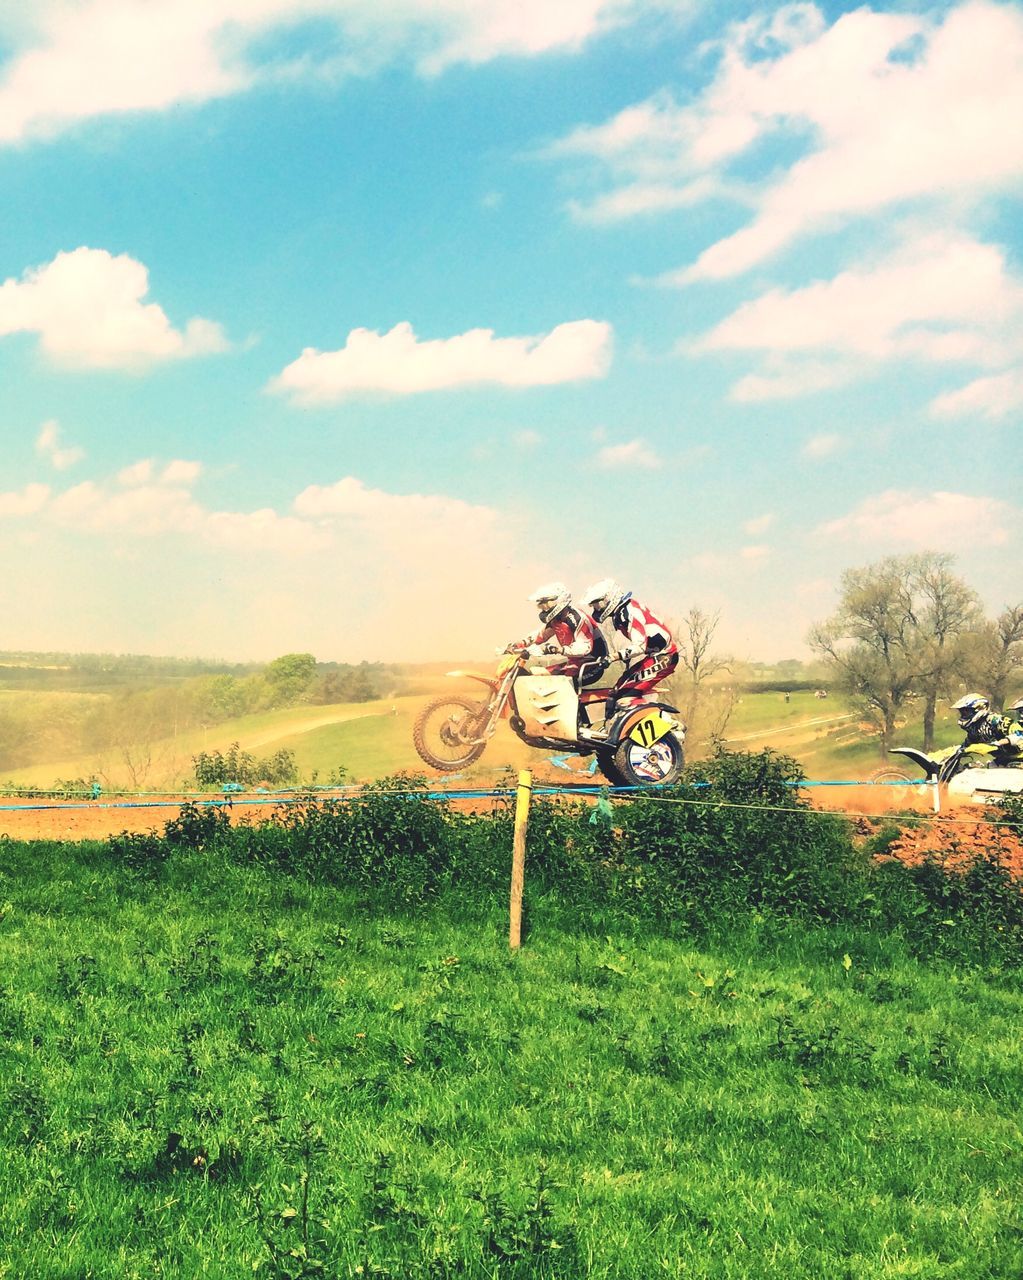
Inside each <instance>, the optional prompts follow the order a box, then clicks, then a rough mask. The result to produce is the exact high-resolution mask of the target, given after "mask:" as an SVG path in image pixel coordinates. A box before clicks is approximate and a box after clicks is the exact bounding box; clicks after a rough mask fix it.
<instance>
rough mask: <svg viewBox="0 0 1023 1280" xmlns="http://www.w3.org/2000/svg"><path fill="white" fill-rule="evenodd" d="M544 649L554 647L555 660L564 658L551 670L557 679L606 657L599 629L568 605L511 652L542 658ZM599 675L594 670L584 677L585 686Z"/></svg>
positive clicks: (576, 673) (589, 618)
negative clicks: (527, 651) (528, 651)
mask: <svg viewBox="0 0 1023 1280" xmlns="http://www.w3.org/2000/svg"><path fill="white" fill-rule="evenodd" d="M547 645H558V646H559V647H560V650H561V652H560V653H558V654H555V655H553V656H555V657H558V658H560V657H562V656H564V659H565V661H563V662H559V663H558V664H557V666H556V667H555V670H556V671H557V674H558V675H559V676H572V677H573V678H574V677H576V676H577V675H578V674H579V670H580V668H581V667H582V665H583V663H584V662H593V661H594V660H596V659H598V658H606V657H608V648H607V641H606V640H605V638H604V636H603V634H602V633H601V631H600V629H599V628H598V627H597V625H596V623H595V622H594V621H593V619H592V618H591V617H590V615H589V614H588V613H583V612H582V611H581V610H579V609H576V608H574V607H573V606H571V605H569V607H568V608H567V609H564V610H562V612H561V613H560V614H559V615H558V617H557V618H556V619H555V620H554V621H553V622H550V623H548V624H547V625H546V626H544V627H541V628H540V630H539V631H537V632H535V633H534V634H533V635H531V636H527V637H526V638H525V640H522V641H520V642H518V643H517V644H516V645H515V646H514V647H515V648H523V649H526V648H529V649H532V650H533V652H534V653H537V654H542V653H543V651H544V648H545V647H546V646H547ZM599 674H600V673H599V672H598V671H596V670H594V672H593V674H592V676H590V675H589V674H588V675H587V680H586V683H587V684H588V683H589V682H590V680H591V679H596V677H597V676H598V675H599Z"/></svg>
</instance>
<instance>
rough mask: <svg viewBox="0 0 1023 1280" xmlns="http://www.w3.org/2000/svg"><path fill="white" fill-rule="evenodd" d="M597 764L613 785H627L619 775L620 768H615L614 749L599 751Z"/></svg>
mask: <svg viewBox="0 0 1023 1280" xmlns="http://www.w3.org/2000/svg"><path fill="white" fill-rule="evenodd" d="M597 766H598V768H599V769H600V772H601V773H602V774H603V775H604V777H605V778H607V780H608V782H610V784H611V785H612V787H621V786H624V785H625V784H624V783H623V782H622V779H621V777H620V776H619V773H618V770H617V769H616V768H615V753H614V752H613V751H598V752H597Z"/></svg>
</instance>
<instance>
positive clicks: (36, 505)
mask: <svg viewBox="0 0 1023 1280" xmlns="http://www.w3.org/2000/svg"><path fill="white" fill-rule="evenodd" d="M49 498H50V486H49V485H47V484H27V485H25V487H24V489H22V490H21V492H20V493H17V492H8V493H0V517H7V518H9V519H10V518H13V519H19V518H21V517H25V516H32V515H35V514H36V512H37V511H41V510H42V509H43V508H44V507H45V506H46V504H47V502H48V501H49Z"/></svg>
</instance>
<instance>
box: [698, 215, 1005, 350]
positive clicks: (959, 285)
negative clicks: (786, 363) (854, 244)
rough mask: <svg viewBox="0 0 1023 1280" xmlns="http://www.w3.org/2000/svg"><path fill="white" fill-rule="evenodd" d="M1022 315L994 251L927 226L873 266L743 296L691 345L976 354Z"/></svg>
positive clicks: (1001, 257)
mask: <svg viewBox="0 0 1023 1280" xmlns="http://www.w3.org/2000/svg"><path fill="white" fill-rule="evenodd" d="M1021 316H1023V284H1021V283H1020V281H1018V280H1016V279H1014V278H1013V277H1011V276H1010V274H1009V272H1008V270H1007V268H1006V262H1005V255H1004V253H1003V252H1002V250H1001V249H999V248H998V247H997V246H995V245H989V244H981V243H979V242H978V241H976V240H974V239H972V238H971V237H969V236H966V235H963V234H961V233H958V232H935V233H933V234H931V235H927V236H924V237H922V238H918V239H915V240H913V241H912V242H911V243H909V244H907V245H904V246H902V247H901V248H900V249H899V250H898V251H897V252H895V253H894V254H892V255H891V256H890V257H888V258H887V259H885V260H884V261H882V262H880V263H878V264H877V265H875V266H872V267H859V268H852V269H850V270H848V271H843V272H841V273H840V274H839V275H837V276H836V277H835V278H834V279H832V280H818V281H816V282H815V283H813V284H811V285H808V286H806V287H805V288H802V289H793V290H785V289H772V290H771V291H770V292H768V293H765V294H762V295H761V296H760V297H759V298H755V299H753V300H752V301H750V302H745V303H743V304H742V306H740V307H739V308H738V309H737V310H736V311H734V312H733V313H732V314H731V315H730V316H728V317H727V318H726V319H725V320H723V321H721V323H720V324H718V325H716V326H715V328H713V329H712V330H711V331H710V333H708V334H707V335H706V337H704V338H703V339H701V340H700V342H699V343H698V344H697V349H698V350H703V351H722V350H761V351H772V352H802V351H838V352H843V353H844V352H851V353H853V354H855V355H860V356H864V357H869V358H871V359H886V358H889V357H892V356H906V355H910V356H916V357H919V358H921V359H932V360H939V361H947V360H952V359H960V360H980V359H985V358H987V348H988V347H989V345H990V343H991V340H992V337H993V335H994V333H996V332H997V331H998V330H1000V329H1004V327H1005V326H1006V325H1007V324H1009V323H1012V324H1015V322H1016V321H1017V320H1018V319H1019V317H1021Z"/></svg>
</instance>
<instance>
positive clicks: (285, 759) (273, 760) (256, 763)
mask: <svg viewBox="0 0 1023 1280" xmlns="http://www.w3.org/2000/svg"><path fill="white" fill-rule="evenodd" d="M192 767H193V771H194V773H195V781H196V784H197V785H198V786H200V787H217V786H223V785H224V784H225V783H230V782H234V783H240V784H241V785H242V786H255V785H256V784H257V783H264V782H265V783H268V784H270V785H277V786H287V785H289V784H291V783H295V782H297V781H298V765H297V763H296V761H295V753H294V752H293V751H288V750H287V749H286V748H283V747H282V748H281V750H280V751H275V752H274V754H273V755H272V756H267V757H266V758H265V759H263V760H258V759H257V758H256V757H255V756H254V755H251V754H250V753H249V752H248V751H243V750H242V749H241V747H240V746H239V745H238V743H237V742H232V743H231V745H230V747H229V748H228V750H227V751H226V753H225V752H221V751H200V752H199V754H198V755H197V756H193V757H192Z"/></svg>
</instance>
